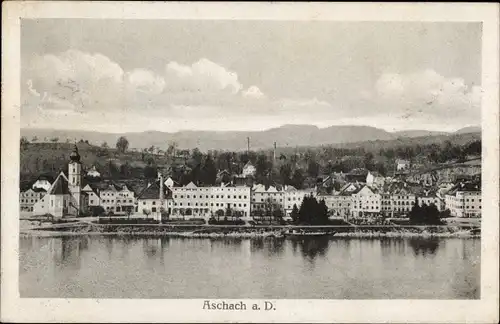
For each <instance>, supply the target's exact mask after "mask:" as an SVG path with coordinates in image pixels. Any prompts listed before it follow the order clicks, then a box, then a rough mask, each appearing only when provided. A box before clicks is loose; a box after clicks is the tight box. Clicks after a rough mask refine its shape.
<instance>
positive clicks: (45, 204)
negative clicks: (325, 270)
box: [19, 139, 481, 225]
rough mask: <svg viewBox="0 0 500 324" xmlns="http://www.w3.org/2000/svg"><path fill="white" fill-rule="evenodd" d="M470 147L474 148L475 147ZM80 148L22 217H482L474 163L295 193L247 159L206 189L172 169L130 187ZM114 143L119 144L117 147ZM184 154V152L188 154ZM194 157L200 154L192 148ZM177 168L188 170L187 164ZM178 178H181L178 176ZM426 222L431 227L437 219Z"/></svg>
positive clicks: (31, 192) (351, 176)
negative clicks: (104, 174)
mask: <svg viewBox="0 0 500 324" xmlns="http://www.w3.org/2000/svg"><path fill="white" fill-rule="evenodd" d="M120 140H122V141H123V140H125V141H126V139H120ZM472 144H475V145H476V146H477V143H472ZM472 144H471V145H469V147H471V146H472ZM22 145H23V143H22ZM24 145H26V144H24ZM78 145H85V143H84V142H83V141H80V143H79V144H75V145H74V147H73V149H72V152H68V153H69V154H67V158H66V159H67V169H66V170H67V172H66V173H65V172H63V171H60V172H59V173H58V174H57V176H55V178H54V177H52V176H51V175H46V174H42V175H39V176H38V177H37V179H36V181H34V182H32V183H30V184H28V186H29V187H28V188H25V189H24V190H22V191H21V193H20V200H19V203H20V209H21V216H24V217H26V216H50V217H53V218H56V219H57V218H66V217H77V216H108V217H110V218H111V217H112V216H113V217H120V216H122V218H123V217H127V218H128V219H130V218H145V219H152V220H156V221H160V222H161V221H165V220H186V221H188V220H202V221H204V222H208V223H209V224H248V223H249V222H250V223H257V224H258V223H262V224H264V223H266V224H272V223H290V222H293V223H298V222H300V223H303V224H304V223H306V224H307V223H310V224H318V225H320V224H322V225H325V224H336V223H335V220H337V221H341V222H346V223H350V224H383V223H384V222H387V221H390V220H396V221H397V220H398V219H409V218H410V219H411V220H412V221H413V223H426V220H425V219H426V216H425V215H423V216H421V215H420V214H422V213H424V214H425V212H423V210H424V209H425V208H427V209H429V208H430V209H431V210H432V213H433V214H436V215H439V216H438V217H437V218H438V220H439V218H446V217H452V218H475V219H480V217H481V182H480V179H481V178H480V173H481V160H480V158H477V157H476V158H471V159H469V160H467V161H466V162H464V161H462V163H460V164H453V165H452V167H443V166H442V164H441V165H440V166H439V167H435V168H433V169H431V170H429V169H428V168H427V169H426V170H424V171H422V170H421V167H420V169H418V167H419V166H418V165H416V163H415V162H414V161H415V159H413V161H412V160H410V159H400V158H395V159H394V166H393V167H394V170H393V171H392V173H391V175H388V174H386V175H385V176H384V175H382V174H381V172H379V171H376V170H374V168H373V167H372V168H370V169H371V170H369V169H368V168H353V169H351V170H349V171H347V172H343V171H342V170H340V171H338V172H337V171H333V172H330V173H329V174H320V173H319V172H316V174H315V175H316V176H315V177H314V178H313V179H312V180H311V177H309V179H303V181H302V182H303V183H302V184H301V187H299V188H297V187H298V186H297V187H296V186H294V185H292V184H291V183H293V180H294V179H293V178H294V177H295V176H296V174H293V175H292V176H290V175H288V177H289V178H290V179H291V181H290V182H289V183H283V182H282V183H279V182H278V181H265V180H268V178H269V177H268V178H267V179H266V178H265V179H264V181H265V183H264V181H263V182H259V181H258V180H259V179H258V178H259V177H257V176H256V173H257V169H258V167H256V166H255V165H254V163H252V162H251V161H247V162H246V163H245V164H244V165H243V167H242V168H241V171H240V172H238V173H234V172H231V171H229V170H228V169H222V170H217V172H216V174H215V179H214V180H215V181H213V182H215V183H214V184H213V185H204V184H203V183H200V181H197V180H196V179H193V178H191V181H189V182H188V183H185V182H187V180H186V179H185V178H184V179H179V178H176V177H175V176H174V174H175V172H172V168H170V169H169V170H167V171H164V170H158V169H156V168H150V169H149V170H145V172H149V173H150V174H149V175H148V179H147V182H146V183H144V184H143V185H142V186H137V185H136V186H135V188H132V187H133V185H130V181H128V182H127V181H123V179H122V180H110V179H102V178H101V173H100V172H99V171H100V170H99V169H98V168H96V166H95V165H91V166H86V165H84V164H83V163H82V160H81V156H80V153H79V150H78ZM120 145H121V144H120V143H117V148H120ZM126 145H127V146H128V142H127V143H126ZM479 145H480V142H479ZM125 150H126V148H125ZM122 151H124V150H123V149H122ZM185 151H187V154H189V150H185ZM247 153H250V151H248V152H247ZM142 154H144V153H142ZM184 154H186V153H184ZM193 154H195V155H196V154H200V155H201V153H199V152H197V151H196V149H195V150H193ZM270 154H271V158H270V159H271V160H272V161H273V162H276V160H278V159H279V160H283V159H286V157H284V156H283V154H282V155H281V156H280V157H279V158H278V157H277V153H276V146H275V148H274V150H273V151H271V153H270ZM207 159H210V157H208V158H207ZM205 162H207V161H205ZM257 163H259V161H257ZM205 164H206V163H205ZM288 165H289V164H284V163H282V166H281V169H280V173H281V174H283V173H287V170H286V167H287V166H288ZM181 167H183V168H186V166H185V165H181ZM197 167H200V165H198V166H197ZM212 168H213V166H212ZM309 168H311V167H310V166H309ZM190 171H191V173H193V170H190ZM202 171H203V170H202ZM200 172H201V171H200ZM151 173H152V174H151ZM288 173H291V171H290V170H288ZM313 173H314V172H313ZM183 174H185V172H184V173H182V174H181V177H182V176H183ZM261 179H262V177H261ZM180 180H182V181H183V182H184V184H182V183H180ZM307 181H309V183H306V182H307ZM307 200H310V201H313V205H311V203H310V202H308V203H306V201H307ZM314 204H315V205H314ZM308 206H309V207H308ZM311 206H313V207H311ZM314 206H316V207H314ZM318 206H319V207H318ZM307 208H309V209H307ZM416 209H419V210H420V214H419V212H418V211H417V210H416ZM301 213H302V214H304V213H313V214H315V215H316V214H321V213H322V214H323V216H318V217H323V219H322V220H321V219H312V220H311V219H309V220H308V219H306V218H304V217H302V218H300V217H299V214H301ZM412 213H413V215H412ZM415 213H417V214H418V215H415ZM313 218H314V217H313ZM420 218H421V219H420ZM332 222H333V223H332ZM429 222H430V223H433V222H434V224H436V223H435V220H434V221H433V220H430V221H429Z"/></svg>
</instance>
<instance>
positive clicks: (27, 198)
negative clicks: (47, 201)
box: [19, 187, 50, 212]
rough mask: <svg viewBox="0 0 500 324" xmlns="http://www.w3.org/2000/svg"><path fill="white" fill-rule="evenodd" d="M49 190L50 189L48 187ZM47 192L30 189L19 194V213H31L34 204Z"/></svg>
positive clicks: (39, 189) (41, 189)
mask: <svg viewBox="0 0 500 324" xmlns="http://www.w3.org/2000/svg"><path fill="white" fill-rule="evenodd" d="M49 189H50V187H49ZM46 193H47V190H45V189H43V188H35V189H33V188H30V189H28V190H25V191H22V192H20V193H19V207H20V209H21V211H26V212H33V209H34V206H35V204H36V203H37V202H38V201H39V200H40V199H42V198H43V196H45V194H46Z"/></svg>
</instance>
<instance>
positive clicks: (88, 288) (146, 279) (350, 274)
mask: <svg viewBox="0 0 500 324" xmlns="http://www.w3.org/2000/svg"><path fill="white" fill-rule="evenodd" d="M480 250H481V246H480V239H429V238H425V239H424V238H411V239H409V238H405V239H395V238H390V239H389V238H388V239H353V238H335V237H333V238H309V239H276V238H263V239H199V238H192V239H190V238H161V239H159V238H137V237H110V236H78V237H65V238H40V237H30V238H21V239H20V270H19V271H20V278H19V281H20V282H19V289H20V294H21V297H67V298H78V297H85V298H276V299H277V298H294V299H295V298H298V299H314V298H325V299H406V298H412V299H478V298H480Z"/></svg>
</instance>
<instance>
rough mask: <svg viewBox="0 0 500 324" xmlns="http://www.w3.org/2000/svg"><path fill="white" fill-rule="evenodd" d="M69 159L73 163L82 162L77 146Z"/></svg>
mask: <svg viewBox="0 0 500 324" xmlns="http://www.w3.org/2000/svg"><path fill="white" fill-rule="evenodd" d="M69 158H70V160H71V161H73V162H78V163H79V162H80V154H78V147H77V146H76V144H75V147H74V148H73V152H71V154H70V155H69Z"/></svg>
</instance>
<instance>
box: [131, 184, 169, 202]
mask: <svg viewBox="0 0 500 324" xmlns="http://www.w3.org/2000/svg"><path fill="white" fill-rule="evenodd" d="M163 194H164V198H165V199H167V198H172V191H170V189H168V188H167V186H163ZM137 199H160V182H159V181H155V182H153V183H152V184H151V185H150V186H148V187H146V188H145V189H144V190H143V191H142V192H141V193H140V194H139V196H138V197H137Z"/></svg>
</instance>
